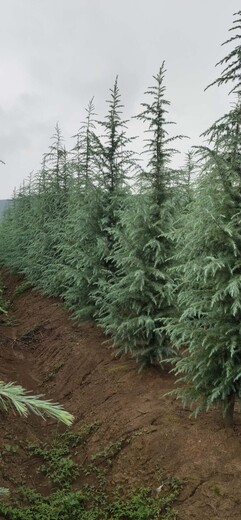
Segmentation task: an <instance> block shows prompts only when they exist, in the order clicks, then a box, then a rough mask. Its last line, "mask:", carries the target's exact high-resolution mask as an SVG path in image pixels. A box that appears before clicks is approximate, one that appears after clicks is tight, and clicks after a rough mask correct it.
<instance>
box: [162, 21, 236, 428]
mask: <svg viewBox="0 0 241 520" xmlns="http://www.w3.org/2000/svg"><path fill="white" fill-rule="evenodd" d="M240 26H241V12H239V13H238V19H236V20H235V22H234V27H232V29H231V30H238V34H237V35H235V36H234V37H232V38H231V39H230V40H228V41H227V42H225V43H230V42H233V41H239V40H240V38H241V35H240ZM220 63H221V64H225V65H226V64H228V65H227V66H225V68H224V70H223V72H222V73H221V76H220V77H219V78H218V79H217V80H216V81H215V82H214V83H213V84H218V85H222V84H223V83H228V82H231V92H232V93H235V94H236V96H237V102H236V104H235V106H234V108H232V109H231V110H230V112H229V113H228V114H225V116H223V117H222V118H221V119H219V121H217V122H216V123H215V124H214V125H212V127H211V128H210V129H209V130H208V131H207V132H205V135H206V136H207V137H208V139H209V143H208V145H207V146H204V147H202V149H201V154H202V158H203V172H202V175H201V178H200V180H199V184H198V191H197V196H196V199H195V200H194V201H193V203H192V205H191V211H190V213H189V214H188V215H187V216H186V217H185V218H184V222H183V229H181V230H179V231H178V233H177V240H178V249H177V251H178V252H177V255H176V260H177V262H178V263H179V265H178V268H177V273H178V276H179V278H180V285H179V295H178V305H179V312H180V315H179V317H178V318H172V319H170V320H169V321H168V322H167V328H166V330H167V331H168V333H169V334H170V335H171V340H172V341H173V342H174V343H175V345H176V346H177V347H178V348H179V349H180V350H179V354H178V355H177V357H176V358H175V362H176V366H175V367H174V372H175V374H177V375H178V376H179V381H181V382H185V383H186V385H185V386H184V387H183V386H182V387H181V388H179V389H178V390H177V395H178V397H180V398H181V399H182V400H183V402H184V404H186V403H187V402H189V403H191V405H192V406H193V407H194V410H195V413H196V414H197V413H198V412H199V411H200V410H202V409H205V408H209V407H211V406H213V405H215V404H217V403H221V405H222V409H223V415H224V417H225V420H226V422H227V423H232V422H233V412H234V404H235V400H239V401H240V399H241V349H240V334H241V329H240V322H241V261H240V258H241V232H240V217H241V154H240V143H241V133H240V128H241V127H240V122H241V119H240V116H241V110H240V109H241V107H240V87H241V82H240V77H241V47H240V45H238V46H237V47H235V49H234V50H233V51H231V52H230V53H229V54H228V55H227V57H226V58H224V59H223V60H222V61H221V62H220ZM183 345H186V348H185V349H184V351H183V349H182V348H181V347H182V346H183Z"/></svg>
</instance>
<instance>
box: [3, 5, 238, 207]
mask: <svg viewBox="0 0 241 520" xmlns="http://www.w3.org/2000/svg"><path fill="white" fill-rule="evenodd" d="M239 9H240V1H239V0H229V1H227V0H6V1H5V2H2V3H1V21H0V67H1V81H0V122H1V124H0V158H1V159H3V160H4V161H5V162H6V165H5V166H4V165H1V164H0V198H1V199H2V198H7V197H10V196H11V194H12V191H13V189H14V186H19V184H20V183H21V182H22V180H23V179H24V178H25V177H27V176H28V175H29V173H30V172H31V171H32V170H36V169H38V167H39V164H40V161H41V157H42V155H43V153H44V152H46V151H47V149H48V146H49V144H50V137H51V135H52V134H53V130H54V126H55V124H56V121H59V123H60V127H61V129H62V132H63V134H64V137H65V138H66V145H67V147H70V145H72V144H73V143H72V142H71V140H70V136H71V135H73V134H74V133H75V132H76V130H77V129H78V128H79V126H80V121H81V120H83V117H84V109H85V107H86V105H87V104H88V101H89V99H90V98H91V97H92V96H93V95H94V96H95V107H96V112H97V114H98V117H99V118H100V119H102V118H103V117H104V115H105V113H106V103H105V100H106V99H108V89H109V88H110V87H112V85H113V83H114V79H115V76H116V75H117V74H118V75H119V87H120V91H121V94H122V101H123V103H124V105H125V110H124V117H125V118H130V117H131V116H133V115H135V114H137V113H138V112H139V105H140V103H141V101H143V92H144V91H145V90H146V88H147V87H148V86H149V85H151V84H152V76H153V75H154V74H155V73H156V72H157V71H158V69H159V67H160V65H161V63H162V61H163V60H165V61H166V69H167V74H166V86H167V96H166V97H167V99H169V100H170V101H171V106H170V119H171V120H174V121H176V122H177V126H176V133H182V134H185V135H188V136H190V141H189V142H188V143H187V142H186V143H184V142H182V144H181V151H182V153H184V152H185V151H187V149H188V147H189V146H190V145H192V144H198V143H200V140H199V135H200V134H201V132H203V131H204V130H205V129H206V128H207V127H208V126H209V125H210V124H211V123H212V122H213V121H214V120H215V119H216V118H217V117H219V116H220V115H222V114H223V113H224V112H225V111H226V110H227V108H228V106H229V103H230V101H231V100H230V99H229V98H228V96H227V90H225V89H224V88H223V87H222V88H217V87H214V88H212V89H209V90H208V91H207V92H204V88H205V86H207V84H208V83H210V82H211V81H212V80H213V79H215V77H216V76H217V70H215V67H214V65H215V63H216V62H217V61H218V60H219V59H221V58H222V57H223V56H224V54H225V53H226V52H227V49H225V48H223V47H221V43H222V42H223V41H225V40H226V39H227V37H228V29H229V28H230V27H231V25H232V21H233V16H232V15H233V13H234V12H236V11H238V10H239ZM139 125H140V123H137V122H133V123H132V125H131V132H132V134H133V133H134V134H136V132H140V131H141V128H140V126H139ZM136 146H137V147H138V146H139V148H141V146H142V145H141V141H139V143H137V145H136ZM180 160H181V158H180Z"/></svg>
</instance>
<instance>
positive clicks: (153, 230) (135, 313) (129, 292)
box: [100, 63, 180, 366]
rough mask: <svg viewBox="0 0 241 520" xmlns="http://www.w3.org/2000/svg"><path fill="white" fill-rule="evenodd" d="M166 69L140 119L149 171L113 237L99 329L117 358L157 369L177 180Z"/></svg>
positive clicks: (162, 349) (165, 348)
mask: <svg viewBox="0 0 241 520" xmlns="http://www.w3.org/2000/svg"><path fill="white" fill-rule="evenodd" d="M164 74H165V70H164V63H163V64H162V66H161V68H160V71H159V73H158V74H157V75H156V76H154V80H155V84H154V86H152V87H150V88H149V89H148V90H147V92H146V94H148V96H149V97H150V99H151V100H150V101H149V102H146V103H143V104H142V107H143V111H142V113H141V114H140V115H138V116H137V117H138V119H140V120H141V121H143V122H144V123H147V125H148V129H147V132H148V136H149V138H148V139H147V142H146V152H147V154H148V164H147V168H146V169H145V170H144V171H143V172H141V174H140V177H139V180H140V185H141V186H142V192H141V193H140V194H138V195H135V196H133V197H132V198H131V200H130V204H129V205H128V207H126V208H125V211H123V212H122V214H121V217H120V226H119V228H118V231H117V232H116V233H115V236H116V244H115V249H114V255H113V262H114V263H115V265H116V266H117V272H116V277H115V279H114V280H113V281H112V284H111V286H110V288H109V291H108V294H107V296H106V299H105V305H103V306H102V314H101V319H100V321H101V323H102V325H103V326H104V328H105V331H106V332H107V333H109V334H111V335H112V338H113V340H114V344H115V346H116V347H117V348H118V350H119V352H124V353H126V352H131V353H132V354H133V355H134V356H135V357H136V358H137V361H138V362H139V363H140V365H141V366H144V365H145V364H146V363H150V362H152V363H160V362H161V361H162V359H163V358H165V357H166V356H167V354H168V353H169V351H170V348H169V345H170V344H169V341H168V338H167V336H166V334H165V333H163V331H161V329H160V326H161V324H162V322H163V319H164V318H165V317H166V316H168V315H169V314H170V313H171V312H172V286H171V280H170V276H169V274H168V266H169V262H170V256H171V255H172V247H173V245H172V241H171V240H170V238H169V233H170V231H171V229H172V225H173V215H174V206H175V204H174V198H175V193H176V180H175V177H176V175H174V173H175V174H176V172H174V171H173V170H172V169H171V167H170V164H169V163H170V160H171V158H172V156H173V154H174V153H175V150H174V149H173V147H172V142H173V140H174V139H176V138H178V137H180V136H177V137H176V138H174V137H173V138H171V137H169V135H168V132H167V129H166V126H167V125H168V124H169V123H168V122H167V121H166V113H167V107H168V105H169V101H167V100H166V99H165V97H164V93H165V87H164V85H163V81H164Z"/></svg>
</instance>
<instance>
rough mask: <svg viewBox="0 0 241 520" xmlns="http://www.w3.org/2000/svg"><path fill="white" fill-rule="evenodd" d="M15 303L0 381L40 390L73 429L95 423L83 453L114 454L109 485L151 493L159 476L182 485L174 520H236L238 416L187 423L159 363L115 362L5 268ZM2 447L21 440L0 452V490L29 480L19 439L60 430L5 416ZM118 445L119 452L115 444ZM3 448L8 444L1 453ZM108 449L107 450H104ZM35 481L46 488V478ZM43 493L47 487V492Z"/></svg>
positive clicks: (53, 302) (240, 464)
mask: <svg viewBox="0 0 241 520" xmlns="http://www.w3.org/2000/svg"><path fill="white" fill-rule="evenodd" d="M3 276H4V283H5V285H6V286H7V287H8V298H9V299H10V300H11V298H12V296H13V295H14V294H15V297H14V299H13V302H12V307H11V313H12V316H14V322H13V326H10V325H8V327H4V326H2V327H0V332H1V335H0V343H1V349H0V360H1V368H0V372H1V374H0V377H1V379H2V380H4V381H17V382H18V383H20V384H21V385H23V386H24V387H25V388H27V389H28V390H32V391H33V392H34V393H35V394H45V396H46V397H47V398H52V399H53V400H54V401H58V402H60V403H61V404H63V405H64V407H65V408H66V409H67V410H68V411H70V412H71V413H73V414H74V416H75V422H74V425H73V431H79V429H80V428H81V427H82V426H83V425H85V424H96V423H98V425H99V426H98V428H97V429H96V431H94V432H93V433H92V435H91V437H90V439H89V441H88V444H86V448H85V449H86V451H85V457H88V458H89V459H90V460H92V459H93V457H96V454H99V455H98V457H99V458H98V457H97V459H95V460H96V463H97V462H98V463H100V464H101V460H102V459H101V457H103V454H104V456H105V455H106V453H107V451H106V450H108V449H110V450H111V449H113V450H116V452H115V453H114V457H112V459H113V460H112V464H111V467H110V469H109V472H108V485H109V486H110V487H114V486H115V485H116V484H121V485H122V486H123V487H124V488H126V489H127V488H130V487H133V486H150V487H152V488H153V490H155V489H157V488H158V487H159V486H160V484H161V482H160V475H161V474H166V475H167V474H169V475H173V476H175V477H178V478H180V479H181V480H182V481H183V489H182V492H181V495H180V498H179V499H178V502H177V504H176V508H177V511H178V518H179V519H180V520H184V519H185V520H187V519H193V520H195V519H197V520H227V519H229V518H232V520H240V518H241V490H240V485H239V482H240V478H241V450H240V447H241V446H240V444H241V443H240V434H241V421H240V419H239V417H238V416H237V417H236V426H235V428H233V429H231V428H225V427H224V424H223V420H222V417H221V415H220V413H219V412H218V411H212V412H209V413H208V414H206V413H205V414H202V415H200V416H199V417H198V418H197V419H193V418H192V419H190V417H189V415H190V411H189V410H183V409H182V406H181V404H180V402H178V401H176V400H175V399H174V398H173V397H172V396H170V395H167V394H168V392H169V391H171V390H172V389H173V388H174V385H175V380H174V377H173V376H172V375H170V374H168V373H166V372H165V371H162V370H159V369H157V368H154V367H153V368H150V369H146V370H144V371H142V372H140V373H138V371H137V366H136V363H135V361H134V360H133V359H131V358H128V357H125V358H122V359H117V358H115V357H114V351H113V350H112V349H109V348H108V347H107V345H106V343H105V340H106V338H105V336H104V335H103V333H102V331H101V329H100V328H99V327H97V326H96V325H95V324H94V323H90V322H88V323H83V324H80V325H76V324H75V323H74V322H73V321H72V320H71V317H70V315H69V314H68V312H67V311H66V310H64V309H63V308H62V306H61V302H60V301H59V300H57V299H54V298H47V297H44V296H42V295H41V294H40V293H38V292H36V291H34V290H31V289H29V288H27V286H26V290H25V291H24V292H22V294H21V291H16V287H18V286H19V284H20V283H22V280H21V278H20V277H19V276H13V275H12V274H10V273H9V272H7V271H5V270H4V271H3ZM1 425H2V427H1V432H0V452H1V453H2V450H4V446H5V447H6V445H8V443H9V440H10V439H11V440H13V441H14V442H15V443H16V445H18V446H19V456H20V458H21V454H22V461H21V464H20V463H19V457H18V464H15V463H14V457H12V454H11V450H10V453H8V456H7V461H6V460H5V459H4V457H2V461H1V469H0V486H7V487H10V488H12V487H14V486H15V485H16V483H19V482H21V481H22V480H24V481H25V482H27V483H32V475H33V474H35V473H34V464H35V462H34V461H33V460H30V459H29V458H28V457H27V456H26V453H25V452H24V450H22V447H21V446H22V444H21V442H22V441H26V439H27V440H28V441H31V442H35V443H36V442H39V441H43V440H45V439H47V438H49V437H50V435H52V434H53V433H54V432H56V431H57V432H64V431H65V428H64V427H63V426H61V425H59V424H56V423H55V422H54V421H53V420H48V421H46V422H43V421H41V420H40V419H39V418H37V417H35V416H31V417H29V418H28V419H19V418H18V417H15V416H14V415H12V414H11V415H2V417H1ZM118 446H120V447H121V449H118ZM5 451H6V450H5ZM107 455H108V453H107ZM35 479H36V480H35V482H34V485H35V486H36V487H37V489H40V490H41V492H43V489H42V488H41V486H43V482H42V481H41V478H40V477H37V476H36V477H35ZM46 492H48V490H46Z"/></svg>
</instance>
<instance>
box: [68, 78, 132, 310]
mask: <svg viewBox="0 0 241 520" xmlns="http://www.w3.org/2000/svg"><path fill="white" fill-rule="evenodd" d="M110 92H111V99H110V100H109V101H108V102H107V103H108V105H109V110H108V113H107V116H106V117H105V121H104V122H99V124H100V126H101V128H102V129H104V133H103V135H102V136H101V137H99V136H97V134H96V133H95V132H94V131H93V127H90V130H89V140H87V138H86V137H87V136H86V137H85V138H84V139H81V141H80V143H81V146H82V154H81V157H82V158H85V159H86V158H87V156H88V157H89V159H88V162H86V160H85V161H84V162H83V164H82V172H84V174H85V175H86V174H87V173H88V172H87V167H88V168H89V164H90V163H91V164H92V168H91V172H90V168H89V170H88V171H89V173H88V181H89V182H88V186H87V189H86V191H85V193H84V196H83V198H82V199H80V200H79V203H78V204H75V205H74V206H73V208H72V209H73V211H72V210H71V213H70V214H69V218H68V222H67V226H66V236H71V244H70V242H69V244H70V247H69V246H68V245H67V244H66V246H65V252H64V255H65V258H67V263H66V269H65V289H64V291H63V297H64V300H65V302H66V304H67V306H68V307H69V308H70V309H72V310H73V311H74V314H75V316H76V317H77V318H78V319H82V320H83V319H87V318H90V317H91V316H93V314H96V315H98V312H99V310H98V309H99V308H100V307H101V305H102V301H103V298H105V296H106V291H107V290H108V284H109V283H110V279H111V277H112V273H113V270H114V265H113V263H112V261H111V260H110V252H111V251H112V248H113V235H112V232H113V229H114V227H115V225H116V221H117V211H118V209H119V208H120V207H121V205H122V203H123V201H124V199H125V196H126V192H127V191H128V188H127V186H126V177H127V173H130V172H131V169H132V168H133V167H134V165H135V163H134V160H133V154H132V153H131V152H130V151H129V150H128V149H127V147H128V144H129V142H130V139H128V138H127V136H126V121H122V119H121V109H122V105H121V102H120V94H119V88H118V83H117V79H116V81H115V84H114V87H113V89H111V90H110ZM91 114H92V110H91ZM87 116H89V112H88V113H87ZM86 123H87V126H85V128H87V129H88V119H87V122H86ZM90 143H91V144H90ZM92 171H93V172H94V175H93V177H92V176H91V177H90V173H92ZM67 240H68V238H67Z"/></svg>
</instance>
